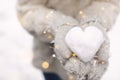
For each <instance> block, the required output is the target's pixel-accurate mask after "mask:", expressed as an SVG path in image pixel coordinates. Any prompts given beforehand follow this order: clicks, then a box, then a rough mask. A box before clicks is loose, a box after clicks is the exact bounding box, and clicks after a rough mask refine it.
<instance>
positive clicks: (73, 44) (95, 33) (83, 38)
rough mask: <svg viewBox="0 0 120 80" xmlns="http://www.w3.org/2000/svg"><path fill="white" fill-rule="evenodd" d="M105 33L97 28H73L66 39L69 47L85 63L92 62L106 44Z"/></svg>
mask: <svg viewBox="0 0 120 80" xmlns="http://www.w3.org/2000/svg"><path fill="white" fill-rule="evenodd" d="M104 40H105V37H104V34H103V32H102V31H101V30H100V29H98V28H96V27H95V26H89V27H87V28H85V29H84V30H82V29H81V28H80V27H79V26H76V27H74V28H72V29H71V30H70V31H69V32H68V33H67V35H66V37H65V42H66V43H67V45H68V47H69V48H70V49H71V50H72V51H73V52H74V53H76V55H77V56H78V57H79V58H80V59H81V60H82V61H84V62H88V61H90V60H91V59H92V58H93V57H94V56H95V54H96V53H97V51H98V50H99V48H100V46H101V45H102V43H103V42H104Z"/></svg>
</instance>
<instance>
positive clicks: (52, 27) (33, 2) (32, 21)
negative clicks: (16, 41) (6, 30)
mask: <svg viewBox="0 0 120 80" xmlns="http://www.w3.org/2000/svg"><path fill="white" fill-rule="evenodd" d="M47 1H48V0H19V1H18V4H17V15H18V18H19V20H20V22H21V24H22V26H23V27H24V28H25V29H26V30H27V31H28V32H30V33H32V34H35V35H39V36H41V35H43V34H42V33H43V32H44V31H46V32H47V31H48V30H49V31H51V33H52V34H53V35H54V34H55V31H56V30H57V29H58V27H59V26H61V25H63V24H66V23H71V24H73V25H74V24H78V23H77V21H76V20H75V19H73V18H72V17H70V16H66V15H64V14H62V13H61V12H59V11H56V10H53V9H49V8H47V7H45V4H46V3H47ZM49 31H48V32H49Z"/></svg>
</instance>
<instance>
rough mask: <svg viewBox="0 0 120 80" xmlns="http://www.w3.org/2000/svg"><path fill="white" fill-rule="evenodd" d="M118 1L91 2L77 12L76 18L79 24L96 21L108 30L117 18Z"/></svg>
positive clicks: (93, 0)
mask: <svg viewBox="0 0 120 80" xmlns="http://www.w3.org/2000/svg"><path fill="white" fill-rule="evenodd" d="M119 8H120V0H91V3H90V4H89V5H88V6H87V7H85V8H84V9H83V10H81V11H80V12H79V15H78V16H77V18H78V19H79V21H80V22H81V24H85V23H86V22H89V21H94V20H96V21H98V23H99V24H101V25H102V26H103V27H104V29H105V30H110V29H111V27H112V25H113V24H114V22H115V20H116V17H117V16H118V13H119Z"/></svg>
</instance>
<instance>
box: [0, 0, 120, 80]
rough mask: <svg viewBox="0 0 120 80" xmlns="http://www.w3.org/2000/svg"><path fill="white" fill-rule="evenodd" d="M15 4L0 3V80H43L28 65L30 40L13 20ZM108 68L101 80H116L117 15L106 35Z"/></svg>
mask: <svg viewBox="0 0 120 80" xmlns="http://www.w3.org/2000/svg"><path fill="white" fill-rule="evenodd" d="M16 2H17V0H0V80H44V77H43V75H42V72H41V70H38V69H35V68H34V67H33V66H32V64H31V60H32V56H33V52H32V40H33V37H32V36H31V35H29V34H28V33H27V32H26V31H25V30H24V29H23V28H22V27H21V25H20V24H19V22H18V20H17V16H16V8H15V7H16ZM108 36H109V38H110V41H111V47H110V59H109V61H110V64H109V67H108V70H107V72H106V73H105V75H104V76H103V78H102V80H120V15H119V16H118V18H117V21H116V23H115V25H114V27H113V29H112V30H111V31H110V32H109V33H108Z"/></svg>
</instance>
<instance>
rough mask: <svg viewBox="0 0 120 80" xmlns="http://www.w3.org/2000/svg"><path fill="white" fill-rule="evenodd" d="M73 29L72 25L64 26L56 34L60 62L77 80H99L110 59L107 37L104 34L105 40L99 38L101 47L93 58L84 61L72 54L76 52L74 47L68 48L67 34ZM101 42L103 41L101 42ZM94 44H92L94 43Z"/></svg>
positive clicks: (56, 47) (56, 46) (56, 50)
mask: <svg viewBox="0 0 120 80" xmlns="http://www.w3.org/2000/svg"><path fill="white" fill-rule="evenodd" d="M72 28H73V27H72V26H70V25H69V26H68V25H64V26H62V27H61V28H60V29H59V31H58V33H57V34H56V36H55V52H56V54H57V57H58V59H59V60H60V62H61V64H62V65H63V67H64V68H65V70H66V71H67V72H68V73H69V74H74V75H75V78H76V79H77V78H78V80H82V79H84V78H88V79H92V80H98V79H99V78H100V77H101V76H102V75H103V73H104V72H105V70H106V68H107V66H108V58H109V55H108V53H109V52H108V51H109V42H108V39H107V38H106V35H105V34H104V33H103V36H104V38H105V39H104V40H103V39H101V38H102V37H103V36H102V37H98V39H99V40H98V41H99V46H98V48H97V49H96V50H97V51H96V53H95V54H94V55H93V56H92V58H90V59H89V60H87V61H85V60H83V58H80V56H81V55H79V54H76V53H74V54H72V53H73V51H74V50H75V48H74V47H73V48H74V49H72V47H68V45H67V43H66V41H65V37H66V34H67V33H69V31H70V29H71V30H72ZM100 32H102V31H100ZM100 32H99V33H100ZM79 35H80V34H79ZM79 35H78V36H79ZM74 36H76V35H74ZM78 36H77V38H78ZM71 39H72V40H73V38H71ZM74 40H75V39H74ZM80 40H81V39H80ZM101 40H103V41H101ZM88 42H89V41H88ZM93 42H94V40H93ZM93 42H91V43H93ZM97 44H98V43H97ZM80 45H81V44H80ZM95 45H96V43H95ZM82 46H83V47H84V46H86V45H82ZM75 47H76V46H75ZM77 47H78V46H77ZM80 48H81V47H80ZM93 48H96V47H93ZM88 49H89V48H88ZM84 50H85V49H83V52H84ZM76 52H77V51H76ZM86 56H87V55H86ZM86 56H85V57H86Z"/></svg>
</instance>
